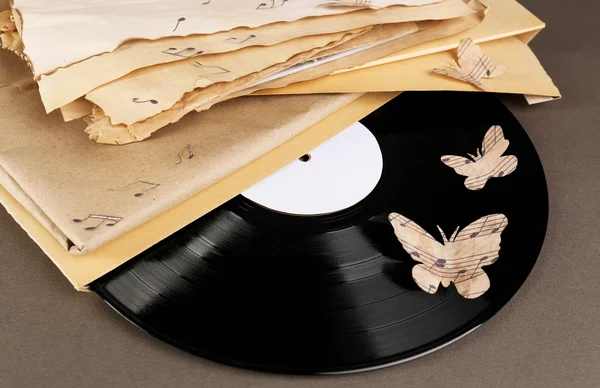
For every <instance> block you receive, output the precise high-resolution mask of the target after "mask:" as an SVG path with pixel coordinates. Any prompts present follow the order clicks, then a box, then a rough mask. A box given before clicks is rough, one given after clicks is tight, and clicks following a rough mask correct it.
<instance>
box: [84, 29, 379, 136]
mask: <svg viewBox="0 0 600 388" xmlns="http://www.w3.org/2000/svg"><path fill="white" fill-rule="evenodd" d="M368 30H369V28H365V29H360V30H354V31H348V32H339V33H334V34H326V35H316V36H308V37H303V38H298V39H294V40H291V41H287V42H283V43H280V44H277V45H274V46H267V47H260V46H252V47H247V48H244V49H241V50H236V51H231V52H228V53H222V54H213V55H206V56H204V55H203V56H201V57H193V58H190V59H187V60H185V61H179V62H176V63H169V64H164V65H160V66H153V67H149V68H144V69H140V70H136V71H134V72H133V73H131V74H128V75H127V76H125V77H123V78H121V79H118V80H116V81H113V82H110V83H108V84H106V85H103V86H100V87H99V88H96V89H95V90H93V91H92V92H90V93H88V94H87V95H86V99H87V100H89V101H91V102H93V103H94V104H95V105H97V106H98V107H100V108H101V109H102V111H103V112H104V114H105V115H106V116H107V117H109V118H110V122H111V124H113V125H118V124H125V125H132V124H134V123H136V122H139V121H143V120H146V119H148V118H149V117H152V116H155V115H157V114H159V113H160V112H162V111H165V110H168V109H170V108H171V107H172V106H173V105H175V103H177V102H178V101H179V100H181V99H182V98H183V97H184V95H185V93H188V92H192V91H194V90H195V89H198V88H206V87H208V86H210V85H213V84H216V83H228V82H231V81H234V80H237V79H240V78H242V77H245V76H248V75H250V74H252V73H256V72H259V71H261V70H263V69H266V68H268V67H270V66H274V65H276V64H279V63H285V62H286V61H288V60H289V59H290V58H292V57H293V56H294V55H297V54H299V53H302V52H305V51H309V50H312V49H315V48H321V47H325V46H327V45H329V44H330V43H332V42H341V41H342V40H343V39H345V40H347V39H350V38H351V37H352V36H357V35H359V34H361V33H364V32H366V31H368Z"/></svg>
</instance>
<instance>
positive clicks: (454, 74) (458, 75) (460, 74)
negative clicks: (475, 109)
mask: <svg viewBox="0 0 600 388" xmlns="http://www.w3.org/2000/svg"><path fill="white" fill-rule="evenodd" d="M433 72H434V73H437V74H442V75H445V76H447V77H451V78H455V79H457V80H459V81H463V82H469V83H471V84H473V85H475V86H477V87H478V88H479V89H481V90H487V88H486V87H485V85H484V84H482V83H481V79H476V78H474V77H473V76H471V75H470V74H469V73H468V72H467V71H464V69H439V68H436V69H433Z"/></svg>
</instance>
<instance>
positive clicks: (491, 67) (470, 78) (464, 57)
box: [433, 38, 506, 91]
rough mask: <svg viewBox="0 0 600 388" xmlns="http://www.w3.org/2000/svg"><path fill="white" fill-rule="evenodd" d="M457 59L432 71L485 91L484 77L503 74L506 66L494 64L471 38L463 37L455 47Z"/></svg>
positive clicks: (494, 76)
mask: <svg viewBox="0 0 600 388" xmlns="http://www.w3.org/2000/svg"><path fill="white" fill-rule="evenodd" d="M457 60H458V64H457V63H456V62H453V64H452V65H449V66H448V68H435V69H433V72H434V73H437V74H441V75H445V76H447V77H451V78H454V79H457V80H459V81H463V82H468V83H470V84H473V85H475V86H476V87H477V88H479V89H481V90H483V91H487V90H488V89H487V87H486V86H485V84H483V82H481V81H482V80H483V79H485V78H496V77H499V76H501V75H502V74H504V72H505V71H506V67H505V66H504V65H496V64H494V63H493V62H492V60H491V59H490V58H489V57H488V56H487V54H485V53H484V52H483V50H482V49H481V47H479V46H478V45H477V44H476V43H475V42H474V41H473V39H471V38H466V39H463V40H462V41H461V42H460V44H459V46H458V49H457Z"/></svg>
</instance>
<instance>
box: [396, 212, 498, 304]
mask: <svg viewBox="0 0 600 388" xmlns="http://www.w3.org/2000/svg"><path fill="white" fill-rule="evenodd" d="M388 220H389V222H390V223H391V224H392V227H393V229H394V234H395V235H396V237H397V238H398V240H399V241H400V243H401V244H402V247H403V248H404V250H405V251H406V253H408V254H409V255H410V256H411V258H412V259H413V260H415V261H417V262H419V263H421V264H417V265H415V266H414V267H413V269H412V276H413V280H414V281H415V283H416V284H417V285H418V286H419V288H421V289H422V290H423V291H425V292H427V293H429V294H435V293H436V292H437V290H438V289H439V285H440V283H441V284H442V286H444V287H449V286H450V283H454V286H455V287H456V290H457V291H458V293H459V294H460V295H461V296H462V297H464V298H466V299H475V298H478V297H480V296H481V295H483V294H485V293H486V291H487V290H488V289H489V288H490V278H489V277H488V275H487V274H486V273H485V271H484V270H483V268H482V267H484V266H487V265H491V264H494V263H495V262H496V261H497V260H498V257H499V253H500V242H501V234H502V232H503V231H504V229H505V228H506V226H507V225H508V219H507V218H506V216H505V215H504V214H491V215H488V216H484V217H481V218H479V219H478V220H476V221H474V222H472V223H471V224H469V225H467V226H466V227H464V228H463V229H462V230H460V232H459V229H460V227H458V228H456V230H455V231H454V232H453V233H452V235H451V236H450V238H448V237H446V234H445V233H444V231H443V230H442V229H441V228H440V227H439V226H438V230H439V232H440V234H441V236H442V238H443V241H444V242H443V243H440V242H438V241H437V240H436V239H435V238H433V237H432V236H431V235H430V234H429V233H427V231H425V229H423V228H421V227H420V226H419V225H417V224H416V223H415V222H414V221H412V220H410V219H408V218H406V217H404V216H402V215H400V214H398V213H391V214H390V215H389V216H388Z"/></svg>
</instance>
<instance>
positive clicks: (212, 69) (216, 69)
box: [194, 61, 230, 77]
mask: <svg viewBox="0 0 600 388" xmlns="http://www.w3.org/2000/svg"><path fill="white" fill-rule="evenodd" d="M194 63H195V64H196V65H198V66H200V67H201V68H202V69H203V70H204V71H205V72H206V73H208V74H202V76H203V77H207V76H209V75H217V74H227V73H229V72H230V71H229V70H227V69H225V68H224V67H221V66H205V65H203V64H201V63H200V62H198V61H194Z"/></svg>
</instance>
